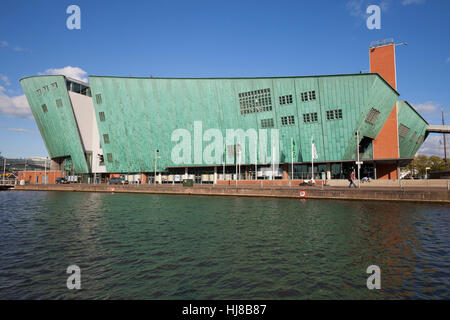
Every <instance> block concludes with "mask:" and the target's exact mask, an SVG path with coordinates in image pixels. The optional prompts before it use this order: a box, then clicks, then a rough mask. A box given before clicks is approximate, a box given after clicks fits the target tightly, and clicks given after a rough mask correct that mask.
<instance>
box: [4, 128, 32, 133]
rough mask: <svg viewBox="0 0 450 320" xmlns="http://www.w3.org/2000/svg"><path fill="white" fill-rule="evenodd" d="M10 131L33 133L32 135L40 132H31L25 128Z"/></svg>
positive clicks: (10, 129)
mask: <svg viewBox="0 0 450 320" xmlns="http://www.w3.org/2000/svg"><path fill="white" fill-rule="evenodd" d="M6 130H8V131H14V132H24V133H32V134H38V133H39V132H37V131H34V130H30V129H24V128H7V129H6Z"/></svg>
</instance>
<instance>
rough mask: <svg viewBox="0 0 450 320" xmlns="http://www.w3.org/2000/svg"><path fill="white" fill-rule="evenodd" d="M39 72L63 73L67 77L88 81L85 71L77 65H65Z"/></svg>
mask: <svg viewBox="0 0 450 320" xmlns="http://www.w3.org/2000/svg"><path fill="white" fill-rule="evenodd" d="M40 74H52V75H64V76H66V77H69V78H73V79H77V80H80V81H83V82H88V78H87V72H86V71H84V70H83V69H81V68H78V67H71V66H66V67H63V68H60V69H47V70H45V72H44V73H40Z"/></svg>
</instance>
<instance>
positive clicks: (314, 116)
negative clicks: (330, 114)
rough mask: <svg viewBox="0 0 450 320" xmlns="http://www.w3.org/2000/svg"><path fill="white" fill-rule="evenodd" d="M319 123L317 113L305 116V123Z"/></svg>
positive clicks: (305, 114)
mask: <svg viewBox="0 0 450 320" xmlns="http://www.w3.org/2000/svg"><path fill="white" fill-rule="evenodd" d="M317 121H318V117H317V112H312V113H304V114H303V122H304V123H312V122H317Z"/></svg>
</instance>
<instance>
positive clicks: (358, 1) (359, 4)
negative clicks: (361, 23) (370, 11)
mask: <svg viewBox="0 0 450 320" xmlns="http://www.w3.org/2000/svg"><path fill="white" fill-rule="evenodd" d="M363 4H364V0H350V1H348V2H347V4H346V5H345V6H346V8H347V10H348V11H349V12H350V15H352V16H354V17H359V18H365V16H366V10H365V9H366V7H363Z"/></svg>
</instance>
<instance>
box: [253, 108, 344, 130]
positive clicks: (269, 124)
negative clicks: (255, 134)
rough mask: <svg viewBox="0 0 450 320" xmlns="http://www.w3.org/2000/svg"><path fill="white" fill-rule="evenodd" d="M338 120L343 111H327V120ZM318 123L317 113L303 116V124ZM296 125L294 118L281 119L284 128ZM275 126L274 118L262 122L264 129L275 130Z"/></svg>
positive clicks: (285, 117)
mask: <svg viewBox="0 0 450 320" xmlns="http://www.w3.org/2000/svg"><path fill="white" fill-rule="evenodd" d="M336 119H342V109H337V110H329V111H327V120H336ZM318 121H319V116H318V114H317V112H311V113H304V114H303V122H304V123H313V122H318ZM294 124H295V118H294V116H284V117H281V125H282V126H291V125H294ZM273 125H274V124H273V119H272V118H270V119H262V120H261V127H262V128H273Z"/></svg>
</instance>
